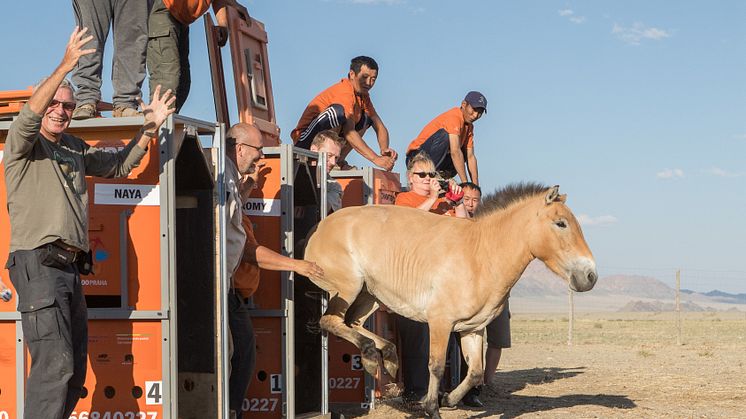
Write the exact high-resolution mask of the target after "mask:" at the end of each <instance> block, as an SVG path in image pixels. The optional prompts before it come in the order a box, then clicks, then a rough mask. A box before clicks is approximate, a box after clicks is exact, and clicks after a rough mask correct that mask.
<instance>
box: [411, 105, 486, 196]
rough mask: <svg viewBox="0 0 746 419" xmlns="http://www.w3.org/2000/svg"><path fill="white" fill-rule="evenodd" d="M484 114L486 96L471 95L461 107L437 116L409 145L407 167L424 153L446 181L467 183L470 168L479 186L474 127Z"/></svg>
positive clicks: (474, 180)
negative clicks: (457, 178) (448, 179)
mask: <svg viewBox="0 0 746 419" xmlns="http://www.w3.org/2000/svg"><path fill="white" fill-rule="evenodd" d="M485 112H487V99H486V98H485V97H484V95H483V94H481V93H479V92H475V91H471V92H469V93H468V94H467V95H466V97H465V98H464V100H463V101H462V102H461V106H460V107H458V108H453V109H451V110H449V111H446V112H444V113H442V114H440V115H438V116H437V117H436V118H435V119H433V120H432V121H430V123H429V124H427V125H426V126H425V128H423V129H422V132H420V135H418V136H417V138H415V139H414V141H412V142H411V143H410V144H409V147H407V164H408V163H409V160H410V159H411V158H412V157H413V156H414V155H415V154H417V153H418V152H420V151H424V152H425V153H427V154H428V155H429V156H430V158H431V159H432V160H433V162H434V163H435V168H436V169H437V170H438V171H440V172H441V173H442V175H443V177H444V178H452V177H454V176H456V175H457V174H458V176H459V178H461V182H467V181H468V180H469V179H467V177H466V166H467V165H468V166H469V176H470V178H471V181H472V182H474V183H475V184H477V185H479V174H478V172H477V156H476V155H475V154H474V125H473V124H474V121H476V120H477V119H479V118H481V117H482V114H484V113H485Z"/></svg>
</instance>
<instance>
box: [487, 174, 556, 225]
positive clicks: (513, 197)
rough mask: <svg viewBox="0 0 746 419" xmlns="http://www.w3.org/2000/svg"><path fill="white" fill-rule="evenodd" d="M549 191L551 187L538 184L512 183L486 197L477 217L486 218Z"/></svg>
mask: <svg viewBox="0 0 746 419" xmlns="http://www.w3.org/2000/svg"><path fill="white" fill-rule="evenodd" d="M548 189H549V186H547V185H544V184H541V183H538V182H518V183H511V184H509V185H507V186H505V187H503V188H502V189H498V190H496V191H495V192H492V193H491V194H489V195H487V196H486V197H484V198H483V199H482V204H481V205H480V206H479V207H478V208H477V212H476V214H475V217H476V218H479V217H484V216H486V215H488V214H491V213H493V212H495V211H500V210H504V209H505V208H507V207H509V206H510V205H512V204H514V203H516V202H519V201H522V200H524V199H527V198H531V197H533V196H536V195H539V194H542V193H544V192H546V191H547V190H548Z"/></svg>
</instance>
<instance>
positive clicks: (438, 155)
mask: <svg viewBox="0 0 746 419" xmlns="http://www.w3.org/2000/svg"><path fill="white" fill-rule="evenodd" d="M419 152H424V153H426V154H427V155H428V156H429V157H430V160H432V161H433V163H435V170H437V171H439V172H441V176H443V178H445V179H450V178H452V177H454V176H456V168H455V167H454V166H453V160H451V143H450V140H449V139H448V132H446V130H445V129H443V128H441V129H439V130H437V131H435V133H433V135H431V136H430V137H429V138H428V139H427V140H425V142H424V143H422V145H421V146H420V148H418V149H416V150H412V151H410V152H408V153H407V162H406V163H407V165H409V161H410V160H412V157H414V156H415V155H416V154H417V153H419Z"/></svg>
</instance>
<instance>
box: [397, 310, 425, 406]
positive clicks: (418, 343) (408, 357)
mask: <svg viewBox="0 0 746 419" xmlns="http://www.w3.org/2000/svg"><path fill="white" fill-rule="evenodd" d="M396 318H397V322H398V324H397V327H398V329H399V341H400V346H401V354H402V362H401V371H402V381H404V394H405V395H408V396H409V397H413V398H421V397H423V396H424V395H425V394H427V386H428V383H429V382H430V371H429V369H428V366H427V363H428V360H429V358H430V329H429V328H428V326H427V323H420V322H416V321H414V320H410V319H408V318H406V317H403V316H399V315H397V316H396Z"/></svg>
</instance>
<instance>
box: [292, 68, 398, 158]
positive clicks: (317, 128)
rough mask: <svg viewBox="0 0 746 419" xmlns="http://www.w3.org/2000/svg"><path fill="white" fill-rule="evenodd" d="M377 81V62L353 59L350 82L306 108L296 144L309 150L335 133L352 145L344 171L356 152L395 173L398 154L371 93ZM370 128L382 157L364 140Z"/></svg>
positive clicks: (295, 134) (295, 133) (333, 88)
mask: <svg viewBox="0 0 746 419" xmlns="http://www.w3.org/2000/svg"><path fill="white" fill-rule="evenodd" d="M376 78H378V63H376V60H374V59H372V58H370V57H366V56H362V55H361V56H359V57H355V58H353V59H352V61H350V71H349V73H348V74H347V78H345V79H342V80H340V81H339V83H337V84H335V85H333V86H331V87H329V88H328V89H326V90H324V91H323V92H321V93H319V94H318V95H317V96H316V97H315V98H313V99H312V100H311V102H310V103H309V104H308V106H306V109H305V110H304V111H303V114H302V115H301V116H300V120H299V121H298V125H297V126H296V127H295V129H294V130H293V131H292V132H291V133H290V137H291V138H292V139H293V143H294V144H295V145H296V146H298V147H301V148H305V149H306V150H308V149H309V148H310V147H311V143H312V141H313V139H314V138H315V137H316V134H318V133H319V132H321V131H325V130H333V131H335V132H336V133H338V134H339V135H340V136H341V137H343V138H344V139H345V140H347V143H348V145H347V146H346V147H345V148H344V149H343V150H342V154H341V155H340V159H339V162H338V163H337V164H338V165H339V167H340V169H345V168H348V167H347V166H348V165H347V163H346V162H345V158H346V157H347V154H348V153H349V152H350V150H352V149H353V148H354V149H355V150H356V151H357V152H358V153H360V155H361V156H363V157H365V158H366V159H368V160H370V162H371V163H373V164H375V165H376V166H378V167H381V168H383V169H384V170H391V169H392V168H393V167H394V163H395V162H396V158H397V154H396V151H394V149H392V148H390V147H389V131H388V129H386V126H385V125H384V124H383V121H382V120H381V118H380V117H379V116H378V113H377V112H376V109H375V108H374V107H373V102H371V100H370V89H372V88H373V86H374V85H375V83H376ZM370 127H373V130H374V131H375V132H376V136H377V137H378V145H379V147H380V150H381V154H377V153H376V152H375V151H373V149H372V148H370V147H369V146H368V144H366V143H365V140H363V135H365V131H367V130H368V128H370Z"/></svg>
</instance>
